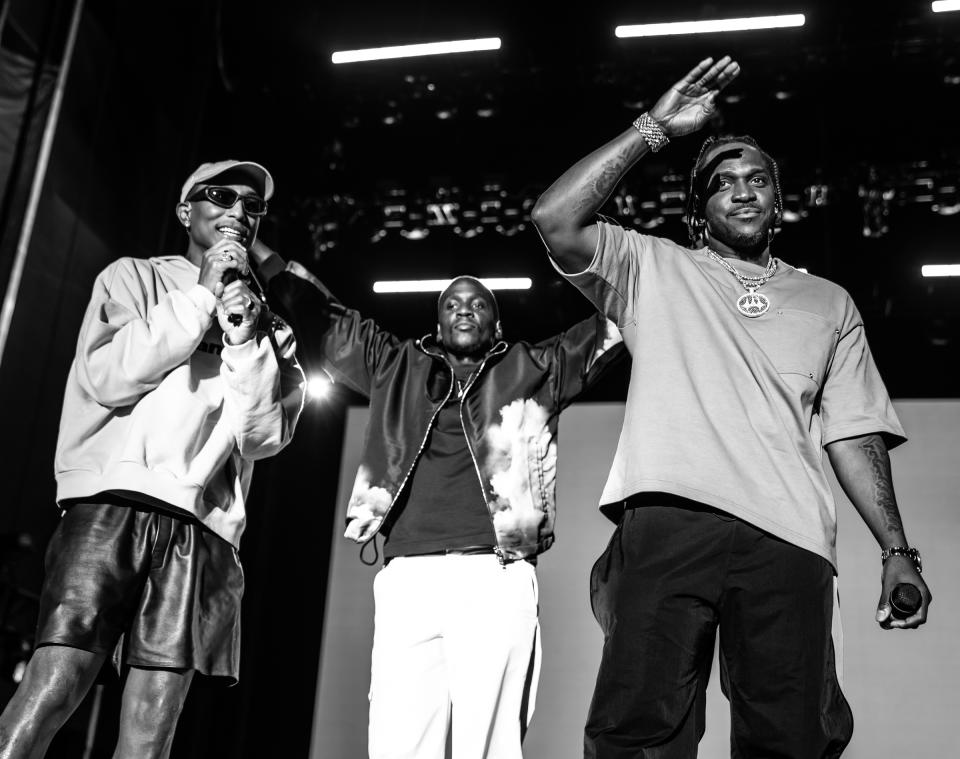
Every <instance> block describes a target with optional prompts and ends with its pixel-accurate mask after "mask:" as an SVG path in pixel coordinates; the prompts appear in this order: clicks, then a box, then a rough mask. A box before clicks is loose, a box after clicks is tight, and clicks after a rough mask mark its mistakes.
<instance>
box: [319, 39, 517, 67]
mask: <svg viewBox="0 0 960 759" xmlns="http://www.w3.org/2000/svg"><path fill="white" fill-rule="evenodd" d="M499 49H500V38H499V37H484V38H483V39H476V40H452V41H450V42H422V43H420V44H417V45H394V46H392V47H369V48H365V49H364V50H338V51H337V52H335V53H334V54H333V55H332V56H330V59H331V60H332V61H333V62H334V63H357V62H359V61H383V60H387V59H389V58H416V57H417V56H421V55H446V54H447V53H472V52H474V51H476V50H499Z"/></svg>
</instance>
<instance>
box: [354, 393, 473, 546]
mask: <svg viewBox="0 0 960 759" xmlns="http://www.w3.org/2000/svg"><path fill="white" fill-rule="evenodd" d="M452 376H453V375H452V374H451V377H452ZM455 383H456V380H455V379H451V380H450V388H449V389H448V390H447V395H446V397H445V398H444V399H443V403H441V404H440V405H439V406H437V407H436V408H435V409H434V410H433V414H431V416H430V421H429V422H428V423H427V429H426V432H424V433H423V440H421V441H420V447H419V448H417V455H416V456H414V457H413V463H411V464H410V468H409V469H407V473H406V474H405V475H403V479H402V480H401V481H400V487H398V488H397V492H396V494H395V495H394V496H393V500H392V501H390V507H389V508H388V509H387V510H386V511H385V512H383V518H382V519H381V520H380V526H379V527H377V531H376V532H375V533H373V535H371V536H370V538H371V539H372V538H374V537H375V536H376V535H378V534H379V533H380V527H382V526H383V523H384V522H386V521H387V516H388V515H389V514H390V512H391V511H393V506H394V504H395V503H396V502H397V499H398V498H399V497H400V494H401V493H402V492H403V489H404V487H406V485H407V480H409V479H410V475H411V474H412V473H413V470H414V468H415V467H416V466H417V462H418V461H419V460H420V454H422V453H423V449H424V448H425V447H426V445H427V438H428V437H430V430H432V429H433V423H434V421H436V419H437V414H439V413H440V409H442V408H443V407H444V406H445V405H446V404H447V401H449V400H450V396H451V395H453V386H454V384H455ZM469 446H470V444H469V443H468V444H467V447H468V448H469Z"/></svg>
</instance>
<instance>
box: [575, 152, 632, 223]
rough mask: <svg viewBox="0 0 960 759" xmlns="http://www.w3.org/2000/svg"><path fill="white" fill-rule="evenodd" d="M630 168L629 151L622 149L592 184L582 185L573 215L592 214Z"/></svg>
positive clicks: (601, 170)
mask: <svg viewBox="0 0 960 759" xmlns="http://www.w3.org/2000/svg"><path fill="white" fill-rule="evenodd" d="M629 166H630V149H629V148H623V149H622V150H621V151H620V152H619V153H618V154H617V155H616V156H614V157H613V158H612V159H610V160H609V161H607V162H606V163H605V164H604V165H603V167H602V168H601V169H600V173H599V174H598V175H597V177H596V178H595V179H594V180H593V182H591V183H589V184H586V185H584V187H583V190H582V191H581V194H580V196H579V197H578V198H577V200H576V203H575V205H574V213H575V214H577V215H579V214H581V213H583V212H584V211H586V212H587V213H594V212H595V211H597V210H598V209H599V208H600V206H602V205H603V202H604V201H605V200H606V199H607V197H608V196H609V195H610V193H611V192H613V188H614V187H616V186H617V182H619V181H620V177H622V176H623V174H624V172H625V171H626V170H627V169H628V168H629Z"/></svg>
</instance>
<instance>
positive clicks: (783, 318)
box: [758, 308, 839, 388]
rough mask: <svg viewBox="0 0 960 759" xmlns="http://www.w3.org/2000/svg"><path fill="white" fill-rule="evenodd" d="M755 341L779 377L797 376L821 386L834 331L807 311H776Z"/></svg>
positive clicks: (832, 327)
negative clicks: (786, 375) (762, 333)
mask: <svg viewBox="0 0 960 759" xmlns="http://www.w3.org/2000/svg"><path fill="white" fill-rule="evenodd" d="M771 315H772V317H773V318H772V319H768V320H765V321H766V322H767V324H766V325H765V327H766V329H765V330H764V335H763V336H762V338H760V339H759V340H758V341H759V342H760V343H761V347H762V348H763V349H764V352H765V353H766V354H767V356H768V357H769V358H770V361H771V363H772V364H773V365H774V367H776V370H777V371H778V372H779V373H780V374H788V375H801V376H803V377H806V378H807V379H808V380H811V381H813V382H814V383H816V386H817V388H819V387H820V386H821V385H822V384H823V380H824V377H825V375H826V371H827V367H828V366H829V363H830V358H831V357H832V356H833V352H834V350H836V347H837V336H838V335H839V331H838V330H837V327H836V326H835V325H834V324H833V323H832V322H830V321H829V320H827V319H826V318H824V317H822V316H820V315H819V314H814V313H811V312H809V311H799V310H796V309H789V308H778V309H776V310H775V311H773V312H772V314H771Z"/></svg>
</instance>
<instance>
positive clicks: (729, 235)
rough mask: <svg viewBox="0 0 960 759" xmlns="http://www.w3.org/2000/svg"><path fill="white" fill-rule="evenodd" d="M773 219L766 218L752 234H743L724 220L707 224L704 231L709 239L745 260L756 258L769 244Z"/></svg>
mask: <svg viewBox="0 0 960 759" xmlns="http://www.w3.org/2000/svg"><path fill="white" fill-rule="evenodd" d="M772 229H773V218H772V216H771V217H768V218H767V219H765V220H764V223H763V224H762V225H761V226H760V227H759V228H757V230H756V231H754V232H744V231H741V230H739V229H736V228H734V227H732V226H731V225H729V224H728V223H727V222H726V221H725V220H724V221H721V222H719V223H714V224H708V226H707V228H706V230H705V231H708V232H709V235H710V237H713V238H714V239H716V240H719V241H720V242H722V243H723V244H724V245H726V246H728V247H729V248H731V249H733V250H735V251H737V252H738V253H740V254H741V255H742V256H744V257H745V258H756V257H757V256H759V255H760V254H761V253H763V251H764V249H765V248H766V247H767V245H769V244H770V239H771V237H772V236H771V234H770V233H771V230H772Z"/></svg>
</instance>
